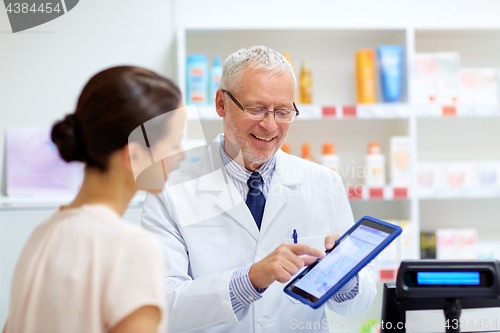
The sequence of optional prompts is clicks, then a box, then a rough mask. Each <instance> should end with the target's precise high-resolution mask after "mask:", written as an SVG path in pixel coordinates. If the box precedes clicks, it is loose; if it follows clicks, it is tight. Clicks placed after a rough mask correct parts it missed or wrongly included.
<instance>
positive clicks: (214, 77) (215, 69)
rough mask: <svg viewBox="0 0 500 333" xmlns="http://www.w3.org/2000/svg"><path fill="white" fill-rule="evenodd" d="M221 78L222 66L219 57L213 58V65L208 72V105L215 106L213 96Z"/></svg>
mask: <svg viewBox="0 0 500 333" xmlns="http://www.w3.org/2000/svg"><path fill="white" fill-rule="evenodd" d="M221 77H222V65H221V62H220V56H215V57H214V63H213V65H212V69H211V70H210V103H212V104H215V95H216V94H217V90H218V89H219V83H220V78H221Z"/></svg>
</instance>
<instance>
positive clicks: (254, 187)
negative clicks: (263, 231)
mask: <svg viewBox="0 0 500 333" xmlns="http://www.w3.org/2000/svg"><path fill="white" fill-rule="evenodd" d="M262 183H263V181H262V176H261V175H260V173H258V172H254V173H252V175H250V178H248V181H247V185H248V195H247V201H246V203H247V206H248V209H250V212H251V213H252V216H253V219H254V220H255V223H256V224H257V228H259V230H260V225H261V223H262V216H263V215H264V206H265V205H266V198H264V194H262V192H261V190H260V189H259V186H260V185H261V184H262Z"/></svg>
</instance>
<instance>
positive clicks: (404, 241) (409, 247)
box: [398, 220, 417, 260]
mask: <svg viewBox="0 0 500 333" xmlns="http://www.w3.org/2000/svg"><path fill="white" fill-rule="evenodd" d="M398 224H399V226H400V227H401V228H402V229H403V232H402V233H401V235H400V236H399V246H400V247H399V253H400V260H407V259H417V256H416V253H415V245H414V240H413V238H414V233H415V230H414V226H413V224H412V223H411V222H410V221H407V220H401V221H399V222H398Z"/></svg>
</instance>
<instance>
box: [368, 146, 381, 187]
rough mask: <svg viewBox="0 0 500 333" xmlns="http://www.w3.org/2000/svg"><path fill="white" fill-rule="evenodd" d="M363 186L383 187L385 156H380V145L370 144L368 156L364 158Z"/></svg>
mask: <svg viewBox="0 0 500 333" xmlns="http://www.w3.org/2000/svg"><path fill="white" fill-rule="evenodd" d="M365 166H366V169H365V186H366V187H368V188H380V187H384V186H385V156H384V155H382V153H381V149H380V144H379V143H378V142H375V141H373V142H370V144H369V145H368V155H366V158H365Z"/></svg>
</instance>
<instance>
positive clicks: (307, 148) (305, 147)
mask: <svg viewBox="0 0 500 333" xmlns="http://www.w3.org/2000/svg"><path fill="white" fill-rule="evenodd" d="M301 150H302V154H301V155H300V157H302V158H303V159H305V160H308V161H311V162H315V160H314V157H313V156H312V155H311V145H310V144H309V142H304V143H303V144H302V149H301Z"/></svg>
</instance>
